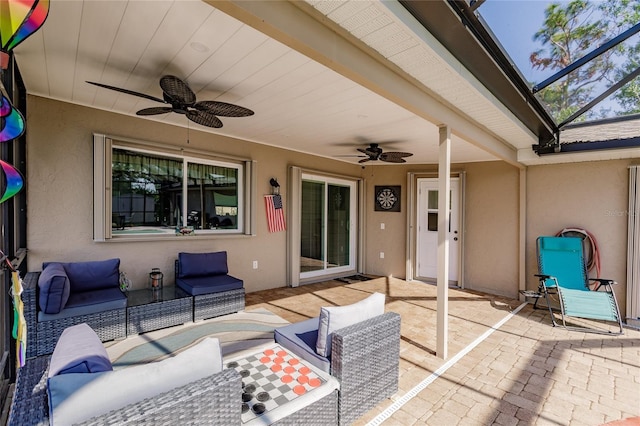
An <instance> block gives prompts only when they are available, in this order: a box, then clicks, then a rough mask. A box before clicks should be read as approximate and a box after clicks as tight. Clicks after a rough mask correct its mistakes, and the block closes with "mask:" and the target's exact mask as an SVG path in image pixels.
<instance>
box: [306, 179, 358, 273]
mask: <svg viewBox="0 0 640 426" xmlns="http://www.w3.org/2000/svg"><path fill="white" fill-rule="evenodd" d="M356 192H357V191H356V184H355V182H352V181H347V180H341V179H334V178H327V177H323V176H314V175H308V174H303V175H302V210H301V224H300V225H301V226H300V278H301V279H304V278H311V277H317V276H322V275H328V274H335V273H340V272H343V271H344V272H347V271H353V270H355V258H356V257H355V246H356V226H355V223H356V220H355V218H356Z"/></svg>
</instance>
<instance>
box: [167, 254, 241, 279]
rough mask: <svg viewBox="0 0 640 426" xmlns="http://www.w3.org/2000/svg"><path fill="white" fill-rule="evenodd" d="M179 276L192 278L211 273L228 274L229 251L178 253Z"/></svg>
mask: <svg viewBox="0 0 640 426" xmlns="http://www.w3.org/2000/svg"><path fill="white" fill-rule="evenodd" d="M178 263H179V265H178V277H177V278H192V277H206V276H209V275H226V274H228V273H229V268H228V267H227V252H226V251H219V252H215V253H178Z"/></svg>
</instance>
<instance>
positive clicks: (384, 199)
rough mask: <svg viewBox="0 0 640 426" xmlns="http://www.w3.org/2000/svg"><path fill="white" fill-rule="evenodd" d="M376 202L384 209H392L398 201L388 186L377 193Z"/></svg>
mask: <svg viewBox="0 0 640 426" xmlns="http://www.w3.org/2000/svg"><path fill="white" fill-rule="evenodd" d="M377 200H378V204H380V207H382V208H383V209H385V210H389V209H392V208H393V206H394V205H395V204H396V203H397V202H398V197H397V196H396V194H395V193H394V192H393V190H391V189H390V188H385V189H383V190H382V191H380V193H378V198H377Z"/></svg>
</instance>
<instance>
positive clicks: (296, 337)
mask: <svg viewBox="0 0 640 426" xmlns="http://www.w3.org/2000/svg"><path fill="white" fill-rule="evenodd" d="M318 324H319V319H318V317H316V318H311V319H308V320H305V321H300V322H296V323H293V324H291V325H286V326H284V327H279V328H276V329H275V333H274V337H275V340H276V342H277V343H278V344H279V345H281V346H282V347H283V348H286V349H288V350H289V351H290V352H292V353H293V354H295V355H297V356H298V357H300V358H302V359H304V360H305V361H307V362H309V363H311V364H312V365H315V366H316V367H318V368H320V369H321V370H322V371H325V372H327V373H330V370H331V360H330V359H329V358H325V357H323V356H321V355H318V353H317V352H316V342H317V340H318Z"/></svg>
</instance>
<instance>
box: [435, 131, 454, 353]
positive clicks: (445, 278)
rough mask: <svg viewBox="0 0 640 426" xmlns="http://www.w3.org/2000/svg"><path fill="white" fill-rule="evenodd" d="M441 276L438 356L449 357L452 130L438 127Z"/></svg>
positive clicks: (439, 253) (438, 305)
mask: <svg viewBox="0 0 640 426" xmlns="http://www.w3.org/2000/svg"><path fill="white" fill-rule="evenodd" d="M439 134H440V136H439V137H440V140H439V154H438V274H437V275H438V277H437V286H438V288H437V303H436V306H437V324H436V329H437V331H436V356H438V357H439V358H442V359H446V358H447V346H448V334H449V206H450V203H451V130H450V129H449V127H447V126H440V128H439Z"/></svg>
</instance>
